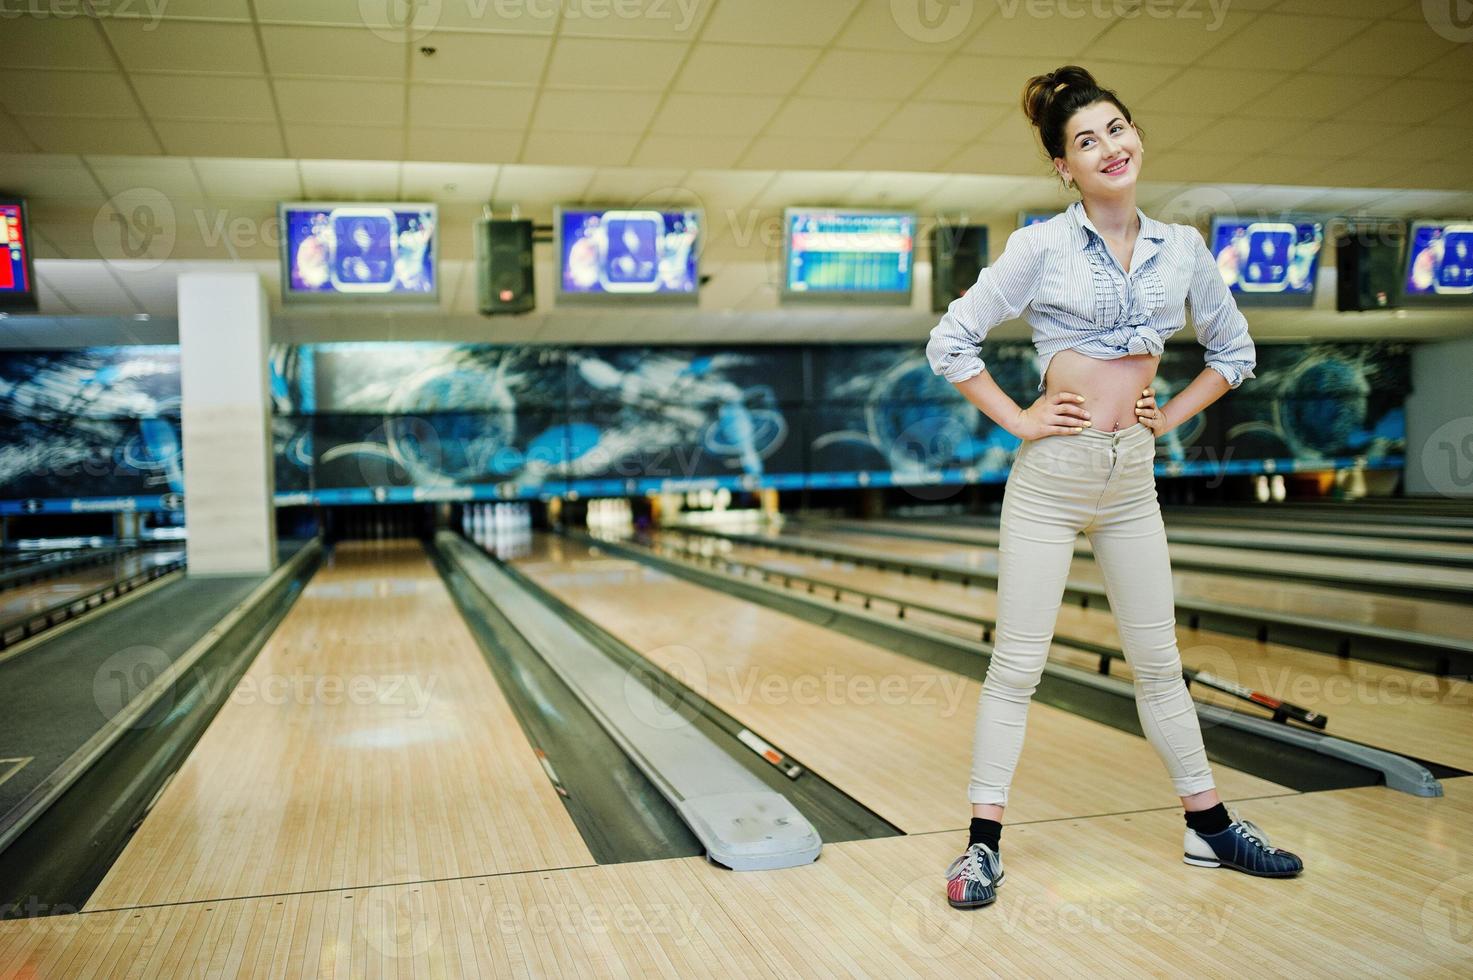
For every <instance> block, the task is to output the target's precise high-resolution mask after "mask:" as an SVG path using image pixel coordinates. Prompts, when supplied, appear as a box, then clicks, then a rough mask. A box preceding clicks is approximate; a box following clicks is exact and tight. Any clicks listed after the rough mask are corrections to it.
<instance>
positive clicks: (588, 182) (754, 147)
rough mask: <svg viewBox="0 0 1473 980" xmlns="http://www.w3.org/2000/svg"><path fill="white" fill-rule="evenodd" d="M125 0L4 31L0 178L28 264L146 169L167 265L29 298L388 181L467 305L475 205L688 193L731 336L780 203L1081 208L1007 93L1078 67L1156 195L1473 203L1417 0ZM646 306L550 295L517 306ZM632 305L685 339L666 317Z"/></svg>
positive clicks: (775, 238)
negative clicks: (1095, 0) (405, 5)
mask: <svg viewBox="0 0 1473 980" xmlns="http://www.w3.org/2000/svg"><path fill="white" fill-rule="evenodd" d="M135 6H136V7H137V10H138V12H139V13H140V16H105V17H104V18H102V20H101V21H99V20H98V19H95V18H82V17H76V18H68V19H63V18H44V17H30V18H20V19H11V20H7V21H6V22H5V25H4V30H3V31H0V65H3V69H0V106H3V107H4V111H0V147H3V149H4V150H5V151H7V152H6V153H3V154H0V188H4V189H6V190H13V191H17V192H19V193H23V194H25V195H27V196H28V197H29V198H30V199H31V201H32V204H33V220H34V223H35V225H36V227H37V230H38V232H39V234H40V238H39V239H38V243H37V254H38V255H44V256H69V257H74V258H85V257H88V256H93V257H95V256H96V255H97V254H98V250H99V248H111V247H112V246H111V245H110V244H109V243H108V242H107V241H106V240H105V239H106V233H107V232H109V231H110V225H109V224H108V221H107V219H106V212H104V211H103V210H102V209H103V206H104V202H105V201H106V199H107V198H108V197H109V196H110V195H122V196H124V197H126V195H128V194H129V193H130V192H135V191H140V190H143V191H153V192H155V193H157V194H159V195H161V196H162V198H163V199H164V201H165V206H166V207H167V208H168V209H169V210H170V212H171V213H172V217H171V218H170V221H172V223H173V225H172V228H173V238H172V242H171V246H170V254H169V256H168V258H167V261H166V262H164V264H163V265H161V266H160V265H157V264H156V263H155V265H154V266H153V267H151V268H149V269H143V268H141V267H138V266H134V267H132V268H129V269H127V270H123V269H122V268H121V266H120V265H118V264H117V263H114V264H111V265H110V264H107V263H99V262H93V263H91V264H90V265H86V266H81V267H77V268H75V269H72V270H70V271H62V270H56V271H54V272H53V273H51V274H50V280H49V282H48V284H47V285H46V286H45V290H46V292H45V294H44V295H45V296H46V302H47V303H48V305H55V306H56V307H57V308H59V309H62V310H69V309H87V310H91V311H94V312H96V311H101V310H103V309H105V308H106V307H107V305H108V304H115V305H116V307H117V309H116V311H118V312H128V311H131V310H134V309H136V308H137V307H139V306H142V307H144V308H145V310H146V311H147V312H156V311H158V310H162V311H164V312H165V313H166V312H167V310H168V309H169V308H170V306H169V304H170V302H171V300H170V299H169V297H170V295H171V290H170V289H169V288H168V284H169V282H170V281H171V280H170V276H171V275H173V274H176V273H177V269H178V268H179V267H180V263H188V262H192V261H202V260H206V259H210V260H220V261H223V260H227V259H229V258H230V257H231V256H234V257H236V258H237V259H240V260H243V261H244V263H245V265H246V266H248V267H250V268H257V269H258V270H259V271H260V272H261V273H262V274H263V275H265V276H267V277H268V278H270V277H274V276H275V275H276V272H275V263H274V249H275V246H274V244H273V243H272V242H271V241H269V240H268V237H269V236H267V235H266V234H265V233H264V232H263V229H264V228H265V227H266V226H267V225H268V224H269V223H270V222H271V220H272V217H273V215H274V209H275V202H277V201H280V200H291V199H299V198H301V197H303V196H306V197H321V198H345V199H350V200H368V199H385V198H390V199H391V198H396V197H399V198H419V199H431V200H435V201H437V202H439V203H440V206H441V209H442V228H443V229H444V231H445V232H446V234H447V236H448V237H447V239H446V242H445V246H444V249H443V251H444V254H445V255H446V256H447V262H446V266H445V267H444V269H443V270H442V273H443V276H444V283H445V288H446V292H447V295H446V301H445V304H444V307H443V308H444V309H446V310H450V311H452V312H454V311H459V312H462V313H465V314H466V315H467V317H468V319H467V320H466V321H465V323H466V324H473V323H476V322H479V321H478V320H477V319H475V318H474V317H473V314H472V313H471V311H472V309H473V306H474V295H473V293H474V290H473V289H471V288H470V287H469V286H468V285H467V283H468V281H469V279H468V276H467V271H466V266H465V262H464V257H468V254H469V228H470V225H471V222H473V221H474V220H475V218H476V217H477V216H478V215H479V214H480V212H481V206H482V204H484V203H485V202H486V201H488V200H494V202H495V203H496V205H497V213H498V214H505V213H509V209H510V208H511V207H512V206H513V205H516V206H518V207H520V209H521V211H522V213H523V214H525V215H527V216H530V217H533V218H535V219H536V220H538V221H539V222H546V221H549V220H550V219H551V214H552V208H553V206H554V205H555V204H557V203H559V202H577V201H594V200H596V201H599V202H603V203H613V202H617V201H629V202H633V203H640V202H649V203H662V204H666V205H678V204H690V205H692V206H699V207H702V208H703V209H704V210H705V211H706V214H707V228H708V240H707V245H706V253H705V254H706V257H707V258H708V259H709V261H710V262H711V265H710V266H708V271H709V270H710V269H716V268H724V267H726V266H729V267H730V268H729V269H727V270H726V271H723V273H722V275H721V276H720V277H718V279H717V280H713V285H712V287H711V288H710V290H708V292H707V296H706V298H707V300H709V301H711V302H715V303H717V304H718V305H721V304H726V305H729V306H730V307H731V308H732V309H733V310H736V311H742V312H736V313H733V317H732V320H731V322H732V323H733V325H734V329H738V330H743V331H748V333H749V335H751V336H778V335H779V333H778V332H780V331H782V330H783V329H785V328H784V325H783V321H781V320H779V319H777V317H778V316H779V315H782V316H785V317H791V315H792V311H787V312H785V313H784V312H783V311H779V310H778V309H777V307H776V304H775V292H774V289H773V283H774V282H775V281H776V276H777V274H778V272H780V269H778V268H777V263H778V262H780V255H781V250H780V247H779V235H778V232H779V230H780V224H781V214H782V208H783V207H784V206H786V205H797V204H833V205H845V204H848V205H853V206H863V207H885V206H896V207H915V208H916V209H917V210H918V211H919V212H920V213H921V214H922V215H929V214H935V213H937V212H938V211H939V212H944V213H947V214H949V215H961V214H965V215H969V216H972V218H973V220H984V221H987V222H990V223H993V224H995V225H996V224H999V223H1000V224H1001V225H1002V226H1003V227H1000V228H998V229H996V231H997V237H998V239H999V240H1005V235H1006V226H1007V225H1008V223H1009V222H1011V221H1012V218H1013V216H1014V215H1016V213H1017V212H1018V211H1019V210H1021V209H1023V208H1049V207H1057V206H1060V205H1061V204H1063V203H1065V202H1067V201H1068V200H1069V199H1070V196H1069V195H1068V194H1067V193H1066V192H1065V191H1063V190H1062V189H1061V188H1060V187H1059V185H1058V182H1057V181H1056V180H1052V179H1050V177H1049V169H1050V165H1049V163H1048V162H1047V161H1046V160H1044V159H1043V158H1042V152H1041V150H1040V148H1039V147H1038V146H1037V144H1036V137H1035V135H1034V133H1033V131H1032V129H1031V127H1030V126H1029V125H1028V123H1027V120H1026V119H1024V117H1023V116H1022V114H1021V112H1019V108H1018V101H1019V96H1020V94H1021V91H1022V87H1023V84H1024V83H1025V81H1026V80H1027V79H1028V78H1029V77H1030V76H1032V75H1035V74H1038V73H1039V72H1041V71H1045V70H1047V69H1049V68H1052V67H1055V66H1056V65H1058V64H1061V63H1067V62H1074V63H1081V64H1085V65H1087V66H1089V67H1090V68H1091V69H1092V70H1093V71H1095V73H1096V74H1097V76H1098V77H1099V78H1100V80H1101V81H1102V82H1103V83H1104V84H1105V85H1107V86H1109V87H1113V88H1115V89H1117V90H1119V92H1120V93H1121V95H1122V96H1123V97H1124V98H1125V99H1126V100H1127V101H1128V102H1129V104H1130V105H1131V108H1132V110H1133V112H1134V114H1135V117H1136V119H1137V121H1138V122H1139V123H1140V124H1141V125H1142V127H1143V128H1144V129H1145V131H1146V133H1147V134H1148V141H1147V144H1146V145H1147V156H1146V159H1145V168H1144V173H1145V180H1143V182H1142V184H1141V186H1140V189H1139V193H1140V200H1141V201H1142V203H1143V206H1147V207H1149V208H1153V209H1157V210H1162V211H1163V213H1164V211H1165V210H1170V211H1172V212H1174V213H1180V214H1182V215H1185V216H1188V217H1197V216H1200V215H1201V214H1203V213H1205V210H1204V209H1205V208H1206V207H1207V206H1208V204H1209V203H1210V202H1212V201H1217V202H1221V201H1223V200H1226V201H1228V202H1230V203H1231V204H1232V205H1233V206H1235V207H1242V208H1245V209H1261V210H1264V211H1273V210H1276V209H1283V208H1322V209H1327V210H1330V211H1336V210H1365V209H1370V210H1372V211H1380V212H1382V213H1388V214H1397V213H1400V214H1412V213H1437V214H1439V215H1441V216H1457V214H1459V213H1466V212H1467V211H1468V210H1470V209H1473V196H1470V195H1473V173H1470V171H1469V168H1468V167H1467V165H1466V160H1467V155H1468V153H1469V152H1470V151H1473V111H1470V110H1473V104H1470V97H1473V92H1470V91H1469V90H1468V88H1467V85H1466V81H1467V79H1468V77H1469V76H1470V73H1473V44H1458V43H1455V42H1454V41H1452V40H1449V39H1447V38H1444V37H1441V36H1439V35H1438V34H1437V32H1436V31H1434V30H1433V29H1432V28H1431V27H1430V26H1429V25H1428V22H1427V20H1426V17H1425V16H1424V15H1423V10H1422V4H1421V0H1340V2H1337V3H1335V4H1327V3H1320V2H1318V0H1234V2H1233V3H1231V4H1230V5H1219V6H1217V7H1214V6H1213V5H1212V4H1207V3H1202V2H1201V0H1193V2H1191V3H1178V2H1175V0H1172V2H1164V0H1163V2H1160V3H1153V4H1151V5H1150V9H1149V10H1146V9H1145V8H1141V10H1140V11H1139V12H1136V13H1133V14H1131V15H1130V16H1115V14H1114V13H1113V12H1112V11H1111V10H1109V9H1099V8H1100V5H1089V4H1079V5H1077V6H1078V7H1079V8H1080V13H1082V16H1073V15H1068V16H1066V15H1065V13H1064V12H1062V11H1061V10H1060V9H1059V7H1058V5H1052V6H1051V5H1047V4H1042V5H1041V4H1032V5H1030V4H1028V3H1016V4H1003V3H991V2H977V3H966V2H963V3H953V4H940V3H938V4H932V5H930V6H929V7H927V8H926V9H925V10H923V9H922V5H919V4H914V3H910V2H904V3H899V2H891V0H824V2H821V3H819V2H812V3H810V2H803V3H797V2H792V0H720V2H718V3H712V2H706V3H696V2H689V0H687V2H685V3H682V2H680V0H671V2H669V3H664V4H644V5H634V6H627V5H626V6H624V7H620V6H619V5H617V4H610V5H608V6H607V12H606V13H600V11H601V10H603V9H604V8H603V7H602V6H601V5H598V4H582V5H579V4H553V5H547V4H544V5H536V4H523V5H515V4H513V5H507V4H500V5H498V4H496V3H468V4H462V3H451V2H444V3H428V4H422V5H418V6H416V7H415V8H414V10H413V18H412V20H411V22H410V23H409V24H408V25H407V26H406V25H405V24H403V23H402V22H401V21H400V20H399V19H396V18H395V17H394V16H392V14H393V13H394V9H397V8H394V9H391V8H393V3H392V2H391V0H364V2H363V3H357V2H352V0H349V2H346V3H345V2H342V0H170V2H169V3H168V4H166V5H161V6H160V7H159V9H158V11H157V16H154V15H153V13H152V11H151V8H148V7H145V6H143V5H135ZM1107 6H1108V5H1107ZM99 11H100V12H102V13H104V14H109V13H111V12H112V11H109V10H108V9H107V8H106V7H100V8H99ZM143 13H148V14H149V16H141V14H143ZM923 13H924V14H928V16H922V14H923ZM508 14H509V15H510V16H507V15H508ZM626 14H627V16H626ZM1219 17H1220V18H1221V19H1220V21H1219V20H1217V18H1219ZM421 48H432V49H434V50H433V53H432V54H425V53H423V52H421ZM1243 66H1251V70H1245V69H1244V67H1243ZM37 150H43V151H48V152H40V153H38V152H36V151H37ZM130 200H131V199H130ZM125 203H126V202H125ZM100 214H101V215H103V222H102V227H103V229H104V235H103V237H104V241H102V242H101V243H99V240H98V231H97V227H96V224H97V219H98V216H99V215H100ZM538 247H539V250H540V251H539V256H540V258H539V263H541V265H540V266H539V270H538V275H539V277H548V278H547V284H548V285H549V287H550V285H551V279H550V273H549V272H548V269H547V268H546V266H547V264H548V263H550V261H551V257H550V256H551V250H550V246H546V245H539V246H538ZM97 277H104V278H102V279H98V278H97ZM94 279H97V281H95V282H94V281H93V280H94ZM72 293H75V294H76V296H75V298H74V297H73V296H72V295H71V294H72ZM889 316H890V314H879V315H873V316H872V315H870V314H863V315H856V316H854V317H850V318H847V319H845V320H843V321H842V323H841V325H840V326H838V327H836V328H835V329H836V330H838V331H839V333H838V334H836V336H839V335H842V336H845V337H857V336H861V335H865V333H864V332H865V331H874V332H877V334H883V333H884V332H885V331H892V332H893V331H894V329H895V324H896V322H897V321H895V320H893V319H887V317H889ZM810 319H812V320H813V323H812V324H810V325H809V327H804V328H803V329H809V328H810V327H811V328H812V329H814V330H820V329H827V328H826V327H819V326H816V324H819V323H820V322H822V317H817V318H810ZM631 322H632V321H631V320H630V319H629V318H624V319H618V320H617V321H615V320H610V319H609V318H608V317H603V319H601V320H599V319H595V318H590V317H581V318H580V317H567V316H565V315H563V314H561V313H558V314H556V315H553V316H552V317H551V318H546V319H545V318H543V317H542V315H541V314H539V315H538V317H537V318H536V319H532V318H528V319H526V320H519V321H518V322H517V325H516V327H515V329H517V330H521V331H523V332H524V333H525V334H526V335H528V336H532V335H537V336H542V337H545V336H551V335H556V334H557V333H558V332H560V331H561V332H563V333H566V334H570V335H581V334H583V333H586V332H588V331H600V330H602V331H605V332H606V331H607V330H608V329H610V328H611V325H612V328H613V329H618V330H625V329H635V328H633V327H631V326H630V323H631ZM794 322H796V321H794ZM805 322H807V321H805ZM836 322H839V321H836ZM459 329H469V327H466V326H462V327H461V328H459ZM649 329H650V331H651V333H650V335H651V336H672V337H678V336H679V335H680V327H679V326H678V322H677V321H676V320H674V319H668V320H659V321H658V322H657V323H655V324H654V325H652V326H651V327H650V328H649ZM844 331H848V332H847V333H845V332H844Z"/></svg>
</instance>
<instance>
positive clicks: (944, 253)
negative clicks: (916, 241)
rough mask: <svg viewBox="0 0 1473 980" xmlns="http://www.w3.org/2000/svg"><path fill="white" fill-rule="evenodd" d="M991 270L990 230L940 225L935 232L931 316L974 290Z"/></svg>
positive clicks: (932, 231) (980, 226)
mask: <svg viewBox="0 0 1473 980" xmlns="http://www.w3.org/2000/svg"><path fill="white" fill-rule="evenodd" d="M986 266H987V226H986V225H948V224H941V223H938V224H937V225H936V227H934V228H932V229H931V312H933V313H945V312H946V308H947V307H948V306H950V305H951V301H952V300H954V299H956V298H957V297H959V296H961V295H962V294H963V293H965V292H966V291H967V290H968V289H971V288H972V284H973V283H975V282H976V281H977V275H978V274H979V273H980V272H981V271H982V270H983V269H984V268H985V267H986Z"/></svg>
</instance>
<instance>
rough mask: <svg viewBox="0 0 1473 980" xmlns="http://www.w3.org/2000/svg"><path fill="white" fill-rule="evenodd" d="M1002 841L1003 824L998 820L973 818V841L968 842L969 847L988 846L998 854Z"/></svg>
mask: <svg viewBox="0 0 1473 980" xmlns="http://www.w3.org/2000/svg"><path fill="white" fill-rule="evenodd" d="M1001 841H1002V824H1001V823H999V822H998V821H996V820H983V819H982V818H981V817H973V818H972V832H971V839H970V840H968V841H967V846H968V847H971V846H972V845H973V844H986V845H987V846H988V847H990V848H992V852H993V853H994V854H996V853H997V851H998V848H999V847H1000V846H1001Z"/></svg>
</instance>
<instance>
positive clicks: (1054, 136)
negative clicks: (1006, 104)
mask: <svg viewBox="0 0 1473 980" xmlns="http://www.w3.org/2000/svg"><path fill="white" fill-rule="evenodd" d="M1096 102H1113V103H1114V104H1115V105H1117V106H1119V107H1120V114H1121V115H1122V116H1124V117H1125V121H1126V122H1128V123H1134V122H1135V120H1133V119H1131V118H1130V110H1129V109H1128V108H1126V106H1125V103H1124V102H1121V101H1120V97H1119V96H1117V95H1116V94H1115V93H1114V92H1112V91H1110V90H1109V89H1107V88H1101V87H1100V84H1099V83H1098V82H1096V81H1095V77H1094V76H1093V75H1091V74H1090V73H1089V71H1088V70H1087V69H1084V68H1081V67H1079V66H1078V65H1064V66H1063V67H1062V68H1056V69H1054V70H1053V71H1051V72H1049V73H1048V74H1047V75H1034V76H1033V77H1032V78H1030V79H1028V84H1027V85H1026V86H1024V87H1023V114H1024V115H1026V116H1027V117H1028V121H1029V122H1031V123H1033V126H1034V128H1035V129H1037V130H1038V138H1039V139H1040V140H1041V141H1042V142H1043V148H1044V150H1045V151H1046V152H1047V153H1048V155H1049V159H1050V160H1053V159H1054V158H1055V157H1062V156H1063V155H1064V150H1065V148H1066V145H1065V136H1066V135H1067V133H1066V132H1065V127H1066V126H1067V125H1068V124H1069V119H1070V118H1071V117H1072V116H1073V115H1074V113H1076V112H1078V111H1079V110H1080V109H1087V108H1089V107H1090V106H1092V105H1094V104H1095V103H1096ZM1136 129H1137V130H1139V129H1140V127H1139V126H1137V127H1136ZM1141 137H1142V138H1144V137H1145V133H1141Z"/></svg>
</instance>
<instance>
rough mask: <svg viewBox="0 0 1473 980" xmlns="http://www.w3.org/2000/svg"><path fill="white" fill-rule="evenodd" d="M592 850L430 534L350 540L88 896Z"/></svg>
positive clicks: (476, 864) (164, 897)
mask: <svg viewBox="0 0 1473 980" xmlns="http://www.w3.org/2000/svg"><path fill="white" fill-rule="evenodd" d="M590 863H592V857H591V855H590V854H589V852H588V849H587V848H586V847H585V846H584V844H583V839H582V837H581V836H580V834H579V833H578V831H577V829H576V828H575V827H574V825H573V822H572V820H571V819H570V818H569V817H568V814H567V811H566V810H565V808H564V807H563V804H562V803H561V802H560V800H559V797H558V796H557V794H556V792H555V791H554V790H553V788H552V786H551V784H550V783H549V782H548V779H547V776H546V775H545V774H544V773H543V770H542V768H541V766H540V765H539V763H538V761H537V758H536V757H535V755H534V754H533V752H532V748H531V747H530V746H529V745H528V744H527V740H526V738H525V737H524V736H523V734H522V730H521V727H520V726H519V725H518V723H517V721H516V718H515V717H514V716H513V714H512V710H511V708H510V706H509V705H508V704H507V703H506V701H505V700H504V698H503V697H502V694H501V691H500V689H499V688H498V687H497V684H496V682H495V680H494V678H493V677H492V675H491V673H490V670H489V668H488V667H487V665H486V663H485V660H484V659H483V658H482V655H481V652H480V650H479V648H478V647H477V646H476V643H475V641H474V639H472V637H471V634H470V632H469V631H468V629H467V627H466V625H465V623H464V622H463V620H462V619H461V618H460V615H459V613H458V611H457V609H456V607H455V605H454V602H453V600H452V599H451V597H450V594H449V593H448V591H447V590H446V589H445V587H444V585H443V584H442V582H441V580H440V578H439V576H438V575H437V574H436V573H435V570H434V568H433V567H432V566H431V564H430V562H429V559H428V557H427V556H426V555H425V553H424V550H423V548H422V547H421V546H420V544H419V543H418V542H415V541H388V542H377V543H344V544H340V545H338V546H337V548H336V549H335V551H334V553H333V555H332V556H331V559H330V561H329V562H328V563H327V564H326V565H324V567H323V568H322V569H321V570H319V571H318V573H317V575H316V576H315V577H314V578H313V579H312V581H311V582H310V583H309V584H308V586H307V588H306V590H305V591H304V593H303V594H302V596H301V597H300V598H299V599H298V601H297V603H296V604H295V605H294V606H293V607H292V609H291V611H290V612H289V613H288V614H287V616H286V618H285V619H284V620H283V621H282V623H281V625H280V626H279V627H278V628H277V630H276V632H275V633H274V634H273V635H272V636H271V638H270V640H269V641H268V642H267V643H266V645H265V646H264V647H263V648H262V649H261V651H260V653H259V654H258V655H257V657H256V659H255V662H254V663H252V665H251V666H250V668H249V670H247V672H246V674H245V676H244V677H242V679H241V681H240V683H239V684H238V685H237V686H236V688H235V690H234V692H233V693H232V695H231V698H230V699H229V700H228V701H227V702H226V704H225V706H224V707H223V708H221V710H220V712H219V714H218V715H217V716H216V717H215V719H214V720H213V721H212V722H211V724H210V726H209V728H208V729H206V731H205V733H204V735H203V737H202V738H201V739H200V741H199V743H198V744H197V745H196V746H195V748H194V751H193V752H192V753H191V754H190V756H189V758H188V759H187V760H186V761H185V763H184V765H183V767H182V768H181V769H180V770H179V771H178V773H177V774H176V775H175V777H174V779H173V781H172V782H170V783H169V784H168V786H167V788H166V789H165V791H164V793H163V794H162V796H161V797H160V798H159V800H158V803H157V804H156V805H155V807H154V809H153V810H152V811H151V812H150V813H149V815H148V816H147V818H146V819H145V820H144V822H143V824H142V826H140V827H139V829H138V831H137V832H136V833H135V834H134V836H133V838H132V839H131V840H130V841H129V842H128V845H127V846H126V848H125V849H124V850H123V853H122V855H121V856H120V857H119V858H118V860H117V862H116V863H115V864H114V865H113V867H112V868H111V870H110V871H109V872H108V874H107V876H106V878H104V880H103V881H102V883H101V885H99V887H98V888H97V890H96V891H95V892H94V893H93V895H92V897H91V899H90V900H89V901H88V903H87V906H86V907H87V909H88V910H95V909H109V908H126V907H133V906H149V905H164V904H178V903H188V902H209V901H217V900H221V899H229V898H240V897H244V896H257V895H289V894H295V893H304V892H320V891H323V890H326V889H335V888H358V887H363V886H370V885H382V884H387V883H394V882H400V883H402V882H419V881H426V880H431V879H440V878H450V877H460V876H465V875H487V874H500V873H505V872H509V871H528V870H534V869H542V868H561V867H569V866H573V865H584V864H590ZM329 938H330V937H329Z"/></svg>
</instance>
